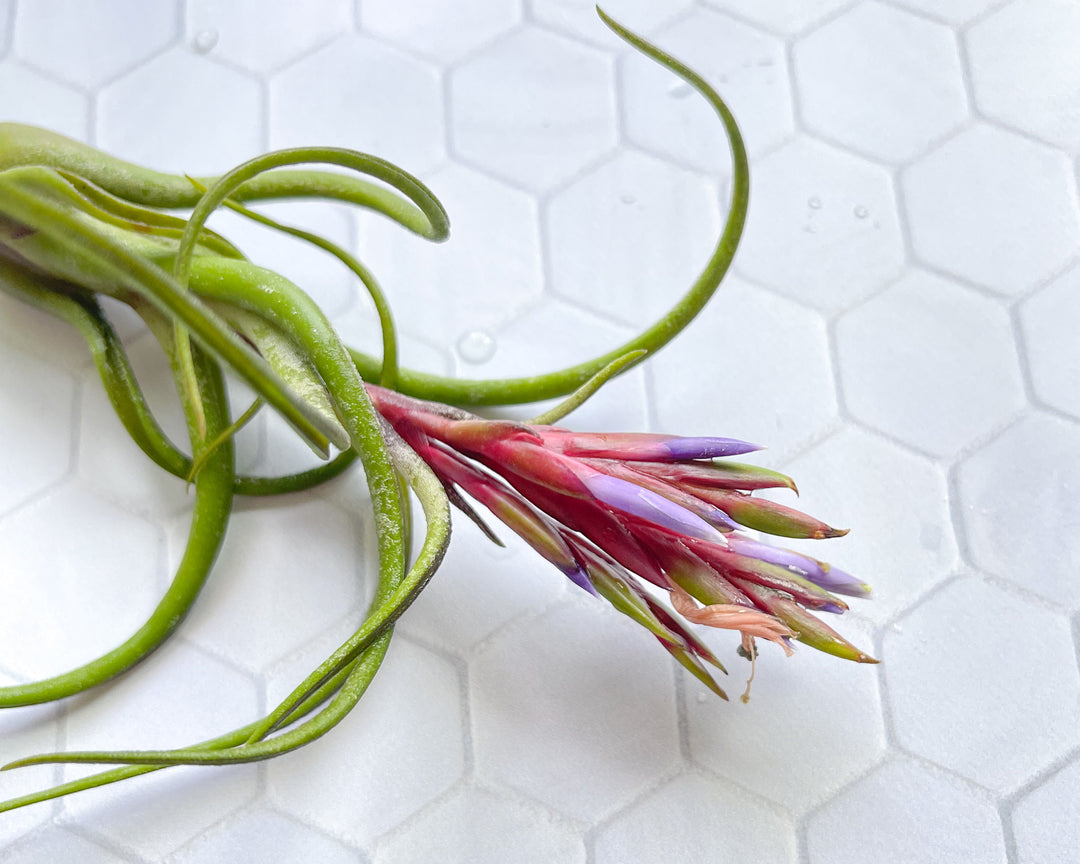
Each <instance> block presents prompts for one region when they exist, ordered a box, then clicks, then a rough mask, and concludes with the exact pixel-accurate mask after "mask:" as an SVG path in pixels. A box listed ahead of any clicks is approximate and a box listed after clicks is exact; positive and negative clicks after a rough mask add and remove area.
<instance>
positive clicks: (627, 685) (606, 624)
mask: <svg viewBox="0 0 1080 864" xmlns="http://www.w3.org/2000/svg"><path fill="white" fill-rule="evenodd" d="M616 645H617V646H618V648H617V650H614V651H612V650H610V649H611V648H612V647H613V646H616ZM539 657H543V662H542V663H540V664H537V663H536V662H534V661H535V660H536V659H537V658H539ZM673 683H674V682H673V678H672V672H671V665H670V663H669V662H668V656H667V654H666V653H665V652H664V651H663V650H662V649H660V647H659V646H658V645H656V643H655V641H654V640H652V639H651V638H649V637H648V636H647V634H646V633H645V632H644V631H642V630H641V629H640V628H639V627H638V626H637V625H636V624H633V623H631V622H630V621H629V620H628V619H626V618H623V617H622V616H621V615H619V614H618V613H617V612H615V610H613V609H612V608H611V607H610V606H608V605H607V604H606V603H604V602H603V601H601V600H597V599H595V598H592V597H586V598H583V599H582V600H581V601H580V602H575V603H566V604H563V605H560V606H559V607H557V608H556V609H553V610H551V611H549V612H548V613H547V614H545V615H542V616H541V617H539V618H535V619H531V620H529V621H524V622H522V623H521V624H520V625H519V626H517V627H515V628H513V629H512V630H508V631H507V632H506V633H505V634H501V635H500V636H499V637H498V638H496V639H494V640H492V641H491V642H490V643H489V644H488V645H486V646H485V648H484V650H483V651H482V652H481V654H480V655H479V656H478V657H477V658H476V660H475V661H474V663H473V668H472V673H471V690H472V694H473V710H474V712H475V713H474V715H473V717H474V723H475V726H474V730H473V744H474V747H475V748H476V772H477V776H478V777H480V778H482V779H484V780H485V781H488V782H497V783H500V784H503V785H506V786H510V787H512V788H514V789H517V790H519V791H520V792H523V793H525V794H526V795H529V796H530V797H532V798H535V799H536V800H538V801H540V802H541V803H543V804H546V805H548V806H549V807H552V808H554V809H555V810H557V811H559V812H562V813H564V814H566V815H568V816H571V817H573V818H576V819H586V820H590V821H592V820H595V819H597V818H598V817H600V816H602V815H604V814H607V813H611V812H612V811H614V810H616V809H618V808H619V807H621V806H623V805H625V804H627V803H629V802H630V801H631V800H632V799H633V798H634V797H635V796H636V795H637V794H638V793H640V792H642V791H643V790H645V789H646V788H648V787H649V786H650V785H651V784H653V783H655V782H656V781H657V780H659V779H660V778H661V777H663V776H665V775H666V774H668V773H669V772H671V771H672V770H674V769H675V767H676V765H677V763H678V759H679V754H678V736H677V726H676V717H675V712H674V711H673V710H672V704H671V693H672V689H673ZM595 692H604V693H608V694H610V695H611V702H610V704H609V705H606V706H605V704H604V701H603V700H596V699H593V698H590V697H589V696H588V695H587V694H590V693H595ZM571 730H572V734H571Z"/></svg>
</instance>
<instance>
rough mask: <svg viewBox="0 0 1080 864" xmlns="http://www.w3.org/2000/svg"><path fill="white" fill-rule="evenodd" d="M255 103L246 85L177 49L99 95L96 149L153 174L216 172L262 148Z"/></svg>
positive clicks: (253, 89) (255, 89)
mask: <svg viewBox="0 0 1080 864" xmlns="http://www.w3.org/2000/svg"><path fill="white" fill-rule="evenodd" d="M261 99H262V97H261V95H260V92H259V85H258V84H257V83H256V82H255V81H254V80H253V79H252V78H249V77H247V76H246V75H243V74H241V73H239V72H234V71H233V70H231V69H226V68H224V67H223V66H219V65H217V64H216V63H210V62H208V61H207V60H205V59H202V58H199V57H194V56H192V55H190V54H188V53H187V52H185V51H183V50H181V49H176V50H173V51H169V52H168V53H166V54H162V55H161V56H160V57H156V58H155V59H154V60H153V61H152V62H150V63H147V64H145V65H143V66H140V67H139V68H138V69H136V70H135V71H133V72H131V73H129V74H127V75H125V76H124V77H122V78H120V79H119V80H117V81H116V82H114V83H113V84H110V85H109V86H108V87H106V88H105V89H104V90H102V91H101V95H100V96H99V97H98V105H97V140H98V144H99V145H100V146H101V147H103V148H105V149H107V150H109V151H110V152H112V153H115V154H116V155H118V156H122V157H124V158H125V159H130V160H131V161H132V162H137V163H139V164H142V165H146V166H148V167H151V168H156V169H158V170H159V171H173V172H181V173H182V172H187V173H188V174H194V175H200V174H213V173H221V172H224V171H227V170H228V169H230V168H232V167H233V166H234V165H236V164H237V163H239V162H242V161H244V160H245V159H250V158H251V157H252V156H256V155H258V153H259V150H260V149H261V148H262V146H263V135H262V122H261V121H260V119H259V118H260V113H261V111H260V107H261V106H260V103H261ZM207 129H213V130H214V134H213V135H207V134H206V130H207Z"/></svg>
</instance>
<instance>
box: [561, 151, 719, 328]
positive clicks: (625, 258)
mask: <svg viewBox="0 0 1080 864" xmlns="http://www.w3.org/2000/svg"><path fill="white" fill-rule="evenodd" d="M717 211H718V207H717V202H716V194H715V190H713V189H711V188H710V186H708V185H707V184H703V183H702V181H701V178H700V177H698V176H696V175H693V174H690V173H689V172H680V171H678V170H675V168H672V167H670V166H669V165H666V164H665V163H663V162H659V161H658V160H654V159H650V158H648V157H644V156H638V154H636V153H627V154H624V156H621V157H619V158H618V159H616V160H615V161H612V162H608V163H606V164H604V165H603V166H600V167H599V168H598V170H596V171H595V172H593V173H591V174H589V175H586V176H585V177H583V178H581V179H579V180H578V181H577V183H575V184H573V185H572V186H571V187H569V188H568V189H566V190H565V191H563V192H561V193H559V194H558V195H556V197H555V198H554V199H553V200H552V202H551V206H550V208H549V212H548V222H549V237H550V240H549V242H550V247H551V253H550V255H551V266H552V287H553V289H554V292H555V293H556V294H558V295H561V296H563V297H566V298H568V299H576V300H578V301H579V302H583V303H584V305H585V306H589V307H590V308H592V309H594V310H596V311H598V312H600V313H605V314H607V315H608V316H610V318H615V319H616V320H625V321H629V322H630V323H631V324H633V325H634V326H635V327H644V326H645V325H647V324H649V323H651V322H653V321H656V320H657V319H659V318H660V316H661V315H662V314H663V313H664V312H666V310H667V309H669V308H670V307H671V305H672V299H673V298H672V292H671V291H661V289H659V287H658V286H666V285H678V286H685V288H683V289H688V288H689V286H690V285H692V284H693V281H694V279H697V275H698V273H699V272H700V270H701V268H702V267H703V265H704V262H705V261H707V260H708V257H710V255H711V254H712V251H713V246H714V244H715V241H716V237H717V235H718V234H719V231H720V227H719V214H718V212H717ZM658 226H660V227H661V228H660V230H658ZM631 286H633V287H631ZM635 288H636V289H635Z"/></svg>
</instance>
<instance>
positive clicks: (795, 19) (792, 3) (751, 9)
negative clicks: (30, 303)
mask: <svg viewBox="0 0 1080 864" xmlns="http://www.w3.org/2000/svg"><path fill="white" fill-rule="evenodd" d="M706 2H707V3H708V5H710V6H715V7H716V8H718V9H725V10H728V11H730V12H736V13H738V14H739V15H741V16H743V17H745V18H748V19H749V20H751V21H755V22H757V23H758V24H761V25H762V26H764V27H767V28H769V29H770V30H774V31H776V32H778V33H786V34H794V33H798V32H799V31H801V30H805V29H806V28H808V27H811V26H813V25H814V24H817V23H818V22H820V21H823V20H824V19H826V18H828V17H829V16H830V15H834V14H836V13H837V12H839V11H840V10H841V9H843V8H844V7H845V6H851V5H852V2H851V0H706Z"/></svg>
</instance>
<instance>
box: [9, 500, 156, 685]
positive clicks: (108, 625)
mask: <svg viewBox="0 0 1080 864" xmlns="http://www.w3.org/2000/svg"><path fill="white" fill-rule="evenodd" d="M45 538H48V539H49V543H48V544H45V543H44V542H43V540H44V539H45ZM161 542H162V538H161V533H160V531H159V530H158V529H157V528H156V527H155V526H154V525H151V524H150V523H148V522H146V521H144V520H142V519H139V518H137V517H135V516H131V515H130V514H128V513H125V512H123V511H122V510H119V509H117V508H116V507H114V506H112V505H111V504H109V503H108V502H107V501H104V500H102V499H101V498H100V497H98V496H96V495H94V494H93V493H92V492H91V491H89V490H88V489H86V488H84V487H83V486H82V485H80V484H78V483H74V482H68V483H65V484H63V485H62V486H61V487H60V488H58V489H56V490H54V491H53V492H52V493H50V494H49V495H48V496H46V497H45V498H42V499H39V500H37V501H35V502H34V504H33V505H32V506H28V507H22V508H20V509H19V510H17V511H16V512H15V513H13V514H11V515H9V516H8V517H6V518H5V519H4V520H3V521H2V522H0V556H2V561H3V564H2V565H0V573H2V574H3V582H2V583H0V584H2V585H3V588H2V593H3V596H4V603H3V604H0V654H2V655H3V656H4V658H5V661H4V665H5V666H7V667H8V668H9V669H10V670H11V671H12V672H15V673H17V674H20V675H24V676H26V677H29V678H42V677H45V676H49V675H56V674H59V673H61V672H66V671H67V670H68V669H70V668H72V667H74V666H77V665H79V664H80V663H84V662H86V661H88V660H90V659H92V658H94V657H97V656H99V655H100V654H103V653H105V652H106V651H108V650H110V649H111V648H113V647H115V646H116V645H118V644H119V643H120V642H121V641H123V640H124V639H126V638H127V637H128V636H129V635H131V634H132V633H134V632H135V630H136V629H137V628H138V627H140V626H141V625H142V623H143V622H144V621H145V620H146V617H147V616H148V615H149V614H150V612H151V611H152V610H153V608H154V606H155V605H156V603H157V599H158V597H157V595H158V584H159V580H160V578H161V568H162V562H161ZM45 571H48V572H49V573H50V574H51V577H50V579H49V580H43V579H42V578H41V577H39V575H38V574H40V573H43V572H45ZM27 646H33V650H32V651H28V650H26V649H27Z"/></svg>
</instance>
